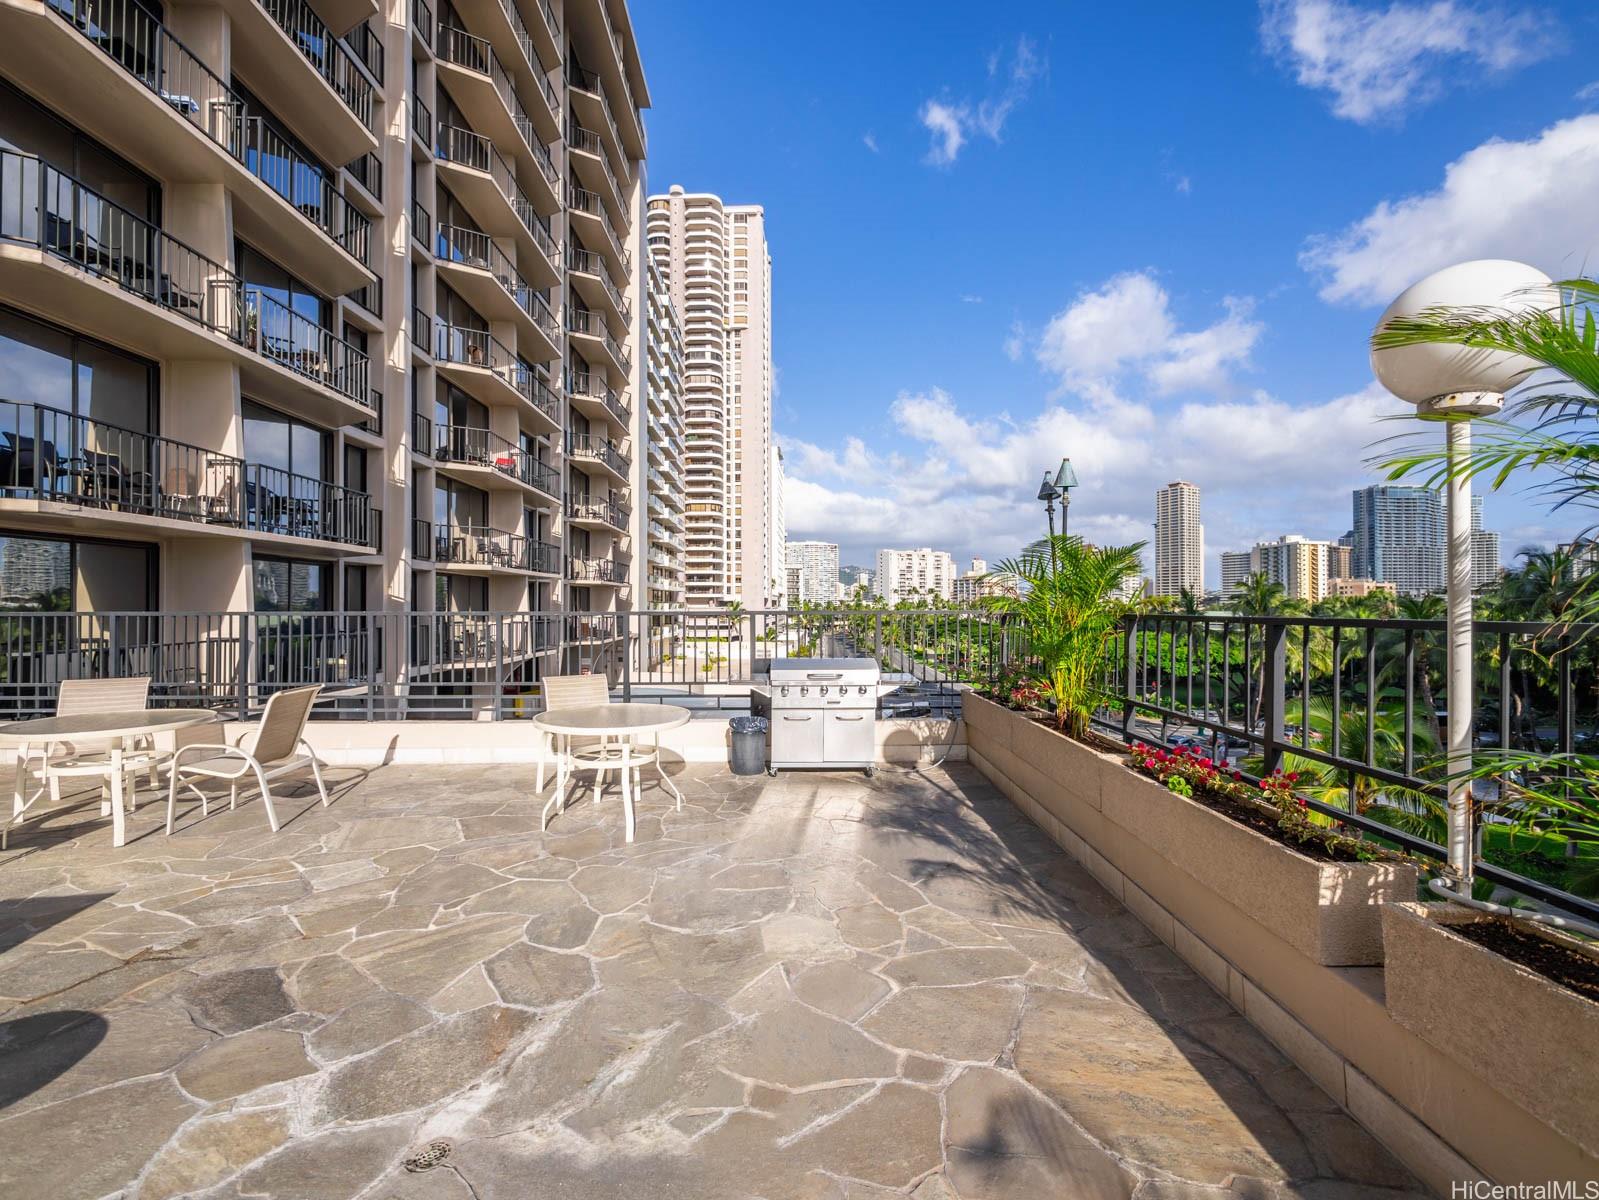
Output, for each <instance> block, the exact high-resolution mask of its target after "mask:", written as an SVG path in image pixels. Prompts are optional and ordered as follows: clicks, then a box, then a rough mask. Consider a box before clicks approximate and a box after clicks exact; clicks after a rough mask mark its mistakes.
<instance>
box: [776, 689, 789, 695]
mask: <svg viewBox="0 0 1599 1200" xmlns="http://www.w3.org/2000/svg"><path fill="white" fill-rule="evenodd" d="M778 695H780V696H786V695H788V689H787V688H784V689H782V691H780V692H778Z"/></svg>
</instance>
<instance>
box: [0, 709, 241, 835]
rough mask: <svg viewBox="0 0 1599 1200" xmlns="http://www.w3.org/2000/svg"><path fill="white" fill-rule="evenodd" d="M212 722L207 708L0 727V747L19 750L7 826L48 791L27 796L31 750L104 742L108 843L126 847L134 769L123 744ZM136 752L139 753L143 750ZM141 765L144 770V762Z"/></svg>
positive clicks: (129, 711) (99, 715) (54, 719)
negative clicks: (128, 777) (126, 792)
mask: <svg viewBox="0 0 1599 1200" xmlns="http://www.w3.org/2000/svg"><path fill="white" fill-rule="evenodd" d="M214 720H216V713H214V712H212V711H211V710H210V709H208V708H135V709H126V710H123V711H120V712H103V713H80V714H79V715H77V716H70V717H37V718H35V719H33V720H31V721H11V722H8V723H7V724H4V725H0V746H8V747H9V746H14V747H16V751H17V769H16V778H15V782H14V783H13V786H12V793H11V820H10V821H9V822H7V827H8V828H9V826H10V825H13V824H15V823H16V822H17V821H18V820H20V819H21V817H22V815H23V813H25V812H26V811H27V810H28V807H29V806H30V805H31V804H32V803H33V802H34V801H35V800H37V799H38V798H39V796H40V795H42V794H43V793H44V792H45V790H46V789H44V788H40V789H39V791H38V792H37V793H35V794H34V795H33V796H31V797H29V796H27V795H26V794H25V793H26V791H27V783H28V755H29V747H31V746H39V747H42V748H46V749H47V748H48V747H49V746H51V745H52V744H54V743H56V742H105V743H108V750H107V756H106V775H107V777H108V782H109V784H110V789H111V844H112V845H113V846H121V845H124V844H125V843H126V842H127V834H128V829H127V816H126V813H125V812H124V809H125V807H126V806H125V805H124V803H123V795H122V780H123V776H124V775H125V774H126V773H127V771H128V770H129V769H130V767H131V765H132V764H130V763H129V762H128V761H127V759H126V747H127V744H128V743H129V742H136V741H138V740H139V739H140V738H144V737H151V736H153V735H155V734H158V733H170V732H171V731H172V730H174V729H182V728H184V727H185V726H189V725H201V724H204V723H206V722H209V721H214ZM139 753H140V754H141V755H142V754H143V752H142V751H140V752H139ZM151 753H152V754H155V753H157V752H154V751H152V752H151ZM140 765H141V766H143V765H148V762H147V761H146V762H145V763H141V764H140ZM102 811H103V810H102Z"/></svg>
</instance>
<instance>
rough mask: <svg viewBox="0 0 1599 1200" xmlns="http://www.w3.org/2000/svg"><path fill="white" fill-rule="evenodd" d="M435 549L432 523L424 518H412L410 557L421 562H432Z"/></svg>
mask: <svg viewBox="0 0 1599 1200" xmlns="http://www.w3.org/2000/svg"><path fill="white" fill-rule="evenodd" d="M436 549H437V547H436V545H435V543H434V540H433V522H432V521H429V520H428V519H427V518H426V517H412V518H411V557H412V558H413V559H417V560H419V561H421V562H432V561H433V554H434V551H435V550H436Z"/></svg>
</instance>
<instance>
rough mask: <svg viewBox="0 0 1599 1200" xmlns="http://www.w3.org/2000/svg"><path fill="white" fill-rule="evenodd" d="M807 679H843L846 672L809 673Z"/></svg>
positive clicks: (806, 675) (806, 674)
mask: <svg viewBox="0 0 1599 1200" xmlns="http://www.w3.org/2000/svg"><path fill="white" fill-rule="evenodd" d="M805 678H806V679H842V678H844V672H842V671H807V672H806V673H805Z"/></svg>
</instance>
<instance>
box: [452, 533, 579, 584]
mask: <svg viewBox="0 0 1599 1200" xmlns="http://www.w3.org/2000/svg"><path fill="white" fill-rule="evenodd" d="M433 559H434V561H435V562H437V563H439V564H440V566H441V567H444V566H447V567H449V568H450V569H452V570H460V569H462V568H466V569H467V570H469V571H475V570H477V569H482V570H485V571H491V572H492V571H514V572H520V573H527V574H533V573H537V574H545V575H556V574H559V573H560V561H561V552H560V548H559V547H558V546H552V545H550V544H549V543H548V542H537V541H530V540H529V539H528V538H526V537H524V536H523V535H522V534H520V533H507V532H506V531H505V530H503V529H491V528H488V527H486V526H475V525H458V526H451V527H450V528H449V529H441V530H439V532H438V534H437V537H436V538H435V544H434V550H433Z"/></svg>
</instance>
